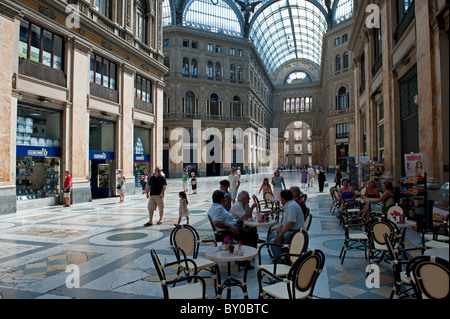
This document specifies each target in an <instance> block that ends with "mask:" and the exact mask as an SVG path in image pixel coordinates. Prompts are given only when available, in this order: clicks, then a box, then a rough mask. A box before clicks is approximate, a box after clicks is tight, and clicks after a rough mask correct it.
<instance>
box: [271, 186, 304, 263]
mask: <svg viewBox="0 0 450 319" xmlns="http://www.w3.org/2000/svg"><path fill="white" fill-rule="evenodd" d="M280 202H281V204H283V206H284V211H283V219H282V220H281V223H280V225H279V226H278V228H277V231H276V232H274V233H272V234H270V236H269V238H268V240H269V242H270V243H274V244H286V243H288V242H289V238H290V237H291V235H292V233H293V232H294V231H296V230H297V229H300V228H304V227H305V221H304V219H303V212H302V209H301V208H300V206H299V205H298V204H297V203H296V202H295V201H294V195H293V194H292V192H291V191H290V190H288V189H285V190H282V191H281V193H280ZM270 249H271V251H272V255H273V257H274V258H277V257H278V256H280V255H281V253H282V250H281V247H279V246H272V245H271V246H270ZM278 262H281V260H278Z"/></svg>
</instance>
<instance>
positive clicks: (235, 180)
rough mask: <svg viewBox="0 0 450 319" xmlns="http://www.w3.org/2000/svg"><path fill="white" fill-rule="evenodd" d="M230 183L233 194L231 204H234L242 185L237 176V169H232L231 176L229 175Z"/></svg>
mask: <svg viewBox="0 0 450 319" xmlns="http://www.w3.org/2000/svg"><path fill="white" fill-rule="evenodd" d="M228 181H229V182H230V188H229V191H230V194H231V202H232V203H233V204H234V202H235V201H236V195H237V190H238V188H239V186H240V185H241V182H240V180H239V176H237V174H236V169H235V168H234V167H232V168H231V174H230V175H228Z"/></svg>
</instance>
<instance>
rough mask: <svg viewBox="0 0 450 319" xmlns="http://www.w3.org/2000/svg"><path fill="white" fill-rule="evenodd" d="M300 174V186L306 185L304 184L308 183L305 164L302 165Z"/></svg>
mask: <svg viewBox="0 0 450 319" xmlns="http://www.w3.org/2000/svg"><path fill="white" fill-rule="evenodd" d="M300 174H301V175H302V178H301V183H302V187H306V184H307V183H308V171H307V170H306V167H305V166H303V168H302V171H301V172H300Z"/></svg>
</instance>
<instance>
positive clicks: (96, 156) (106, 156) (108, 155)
mask: <svg viewBox="0 0 450 319" xmlns="http://www.w3.org/2000/svg"><path fill="white" fill-rule="evenodd" d="M89 159H91V160H113V159H114V152H102V151H89Z"/></svg>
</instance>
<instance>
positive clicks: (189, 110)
mask: <svg viewBox="0 0 450 319" xmlns="http://www.w3.org/2000/svg"><path fill="white" fill-rule="evenodd" d="M185 113H186V114H195V94H194V92H192V91H187V92H186V107H185Z"/></svg>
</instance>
